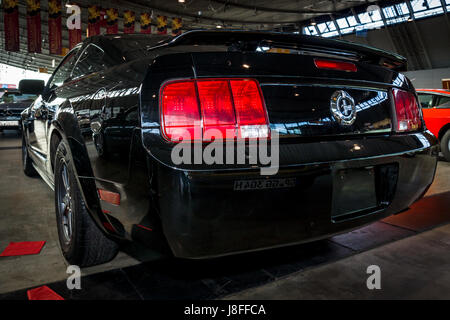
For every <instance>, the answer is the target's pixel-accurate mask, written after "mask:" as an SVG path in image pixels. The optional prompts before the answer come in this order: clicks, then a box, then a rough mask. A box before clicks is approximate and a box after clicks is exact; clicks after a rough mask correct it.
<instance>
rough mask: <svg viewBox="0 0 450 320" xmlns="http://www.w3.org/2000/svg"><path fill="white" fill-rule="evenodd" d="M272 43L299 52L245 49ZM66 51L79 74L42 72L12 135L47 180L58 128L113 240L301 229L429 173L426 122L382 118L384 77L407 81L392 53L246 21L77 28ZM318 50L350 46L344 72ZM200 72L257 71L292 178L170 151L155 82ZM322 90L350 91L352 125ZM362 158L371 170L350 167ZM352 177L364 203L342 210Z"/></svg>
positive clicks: (202, 252) (177, 240) (345, 218)
mask: <svg viewBox="0 0 450 320" xmlns="http://www.w3.org/2000/svg"><path fill="white" fill-rule="evenodd" d="M280 43H283V44H284V45H288V47H289V48H291V49H292V50H297V51H299V53H298V54H280V53H268V52H258V51H257V50H256V48H257V47H258V46H262V45H264V46H268V45H269V46H270V45H272V46H274V47H277V46H279V44H280ZM89 46H95V48H94V49H95V50H97V49H96V48H99V49H100V50H102V51H103V52H104V54H102V55H101V58H98V57H97V58H96V60H95V63H93V64H91V65H90V66H91V67H92V70H90V71H89V68H90V67H89V66H88V68H87V69H86V67H85V66H84V67H83V68H81V67H80V68H78V63H81V62H82V61H84V60H83V59H84V58H85V57H84V52H85V50H86V48H90V49H93V48H92V47H89ZM71 55H73V59H74V61H78V62H77V64H74V65H72V69H71V70H81V69H82V70H85V71H84V73H81V74H76V73H77V72H75V71H73V72H72V76H68V78H67V79H66V80H65V81H64V83H62V84H61V85H60V86H58V87H56V88H51V87H50V86H49V84H48V85H47V87H46V89H45V90H44V92H43V94H42V95H41V96H40V97H39V98H38V99H37V100H36V101H35V102H34V104H33V105H32V106H31V107H30V108H29V109H28V110H26V112H24V113H23V124H24V129H25V135H26V140H27V142H28V147H29V150H30V155H31V157H32V160H33V162H34V164H35V167H36V168H37V169H38V171H39V173H40V174H41V176H43V178H44V179H45V180H46V181H47V182H48V183H49V185H51V186H52V185H53V164H52V162H53V156H54V151H55V148H56V142H57V141H58V139H66V140H67V141H68V143H69V145H70V148H71V150H70V152H71V156H72V157H73V159H74V164H75V170H76V173H77V177H78V182H79V184H80V187H81V189H82V191H83V197H84V198H85V202H86V204H87V207H88V209H89V211H90V213H91V214H92V216H93V217H94V219H95V220H96V222H97V223H98V225H99V227H100V228H102V229H103V230H104V231H105V232H106V233H108V234H109V235H110V236H111V237H115V238H116V239H128V240H135V241H140V242H143V243H145V244H146V245H148V246H150V247H152V248H155V247H158V248H159V247H164V245H161V243H164V242H165V240H167V242H168V244H169V246H170V248H171V250H172V252H173V253H174V254H175V255H176V256H179V257H188V258H200V257H210V256H217V255H224V254H230V253H235V252H241V251H248V250H258V249H262V248H267V247H275V246H282V245H287V244H292V243H299V242H304V241H311V240H313V239H318V238H323V237H327V236H329V235H330V234H334V233H340V232H343V231H345V230H349V229H352V228H356V227H358V226H361V225H363V224H366V223H369V222H372V221H375V220H378V219H381V218H382V217H385V216H387V215H390V214H393V213H397V212H399V211H401V210H403V209H405V208H407V207H408V206H409V205H411V204H412V203H413V202H414V201H416V200H417V199H418V198H420V197H421V195H422V194H423V192H424V190H425V189H426V188H427V187H428V186H429V185H430V184H431V182H432V180H433V177H434V172H435V168H436V161H437V160H436V154H437V151H438V149H437V142H436V138H435V137H434V136H433V135H432V134H431V133H430V132H428V131H427V130H421V131H418V132H414V133H408V134H396V133H394V131H393V128H394V120H395V118H394V116H393V115H394V110H393V103H392V97H391V93H390V88H392V87H398V88H402V89H404V90H408V91H413V90H414V88H413V87H412V85H411V83H410V82H409V80H408V79H407V78H406V77H404V76H403V75H402V74H400V73H398V72H397V71H395V70H394V69H398V70H400V69H402V68H403V67H404V65H405V61H404V60H403V58H401V57H398V56H395V55H392V54H389V53H386V52H382V51H380V50H376V49H370V48H368V47H361V46H357V45H354V44H348V43H345V42H341V41H331V40H321V39H318V38H314V37H304V36H293V35H283V34H270V33H251V32H189V33H186V34H184V35H182V36H180V37H177V38H175V39H173V40H171V39H170V38H169V37H161V36H145V35H120V36H119V35H117V36H113V35H109V36H100V37H91V38H88V39H87V40H86V41H85V42H84V43H83V44H81V45H80V46H78V47H76V48H75V49H73V51H72V52H71V53H69V55H68V57H70V56H71ZM324 55H325V56H326V57H327V58H330V59H341V60H342V59H344V60H349V59H350V60H351V61H353V62H354V63H355V64H356V66H357V68H358V71H357V72H354V73H347V72H343V71H332V70H319V69H317V68H316V67H315V66H314V63H313V59H314V57H323V56H324ZM80 57H81V58H80ZM88 58H89V55H88ZM66 59H67V58H66ZM387 62H389V63H387ZM64 63H65V62H64V60H63V62H62V64H64ZM386 65H390V66H393V68H392V69H388V68H386ZM74 68H75V69H74ZM77 68H78V69H77ZM58 70H59V69H57V71H56V73H58ZM86 70H87V71H86ZM201 77H250V78H254V79H256V80H258V81H259V83H260V84H261V88H262V92H263V94H264V99H265V103H266V106H267V110H268V116H269V122H270V127H271V130H272V131H278V132H279V134H280V170H279V172H278V174H277V175H276V176H272V177H270V178H285V177H288V178H295V181H296V183H295V186H294V187H292V188H282V189H269V190H251V191H234V189H233V185H234V182H235V181H237V180H246V179H265V178H269V177H266V176H260V175H259V170H258V168H255V167H254V165H251V164H243V165H232V166H230V165H221V164H216V165H206V164H200V165H187V164H185V165H174V164H173V163H172V161H171V159H170V153H171V150H172V147H173V144H171V143H168V142H167V141H166V140H164V138H163V137H162V135H161V131H160V121H159V117H160V115H159V88H160V87H161V85H162V84H163V83H164V82H166V81H168V80H173V79H191V78H201ZM49 83H52V79H50V81H49ZM335 90H346V91H347V92H349V93H350V94H351V95H352V96H353V97H354V99H355V101H356V103H357V104H358V117H357V121H356V122H355V123H354V124H353V125H352V126H349V127H343V126H340V125H339V124H338V123H337V122H336V121H335V120H334V119H333V118H332V117H331V114H330V110H329V100H330V96H331V94H332V93H333V92H334V91H335ZM369 171H370V175H372V176H373V178H368V179H373V180H370V181H372V182H367V179H366V178H364V177H367V175H366V174H368V173H367V172H369ZM357 172H360V173H361V172H362V174H357ZM358 179H359V180H358ZM361 186H365V187H364V188H367V190H368V191H367V192H368V193H371V194H374V198H373V199H368V200H367V202H368V203H371V204H372V206H371V207H368V206H369V205H367V206H365V205H359V206H358V205H355V206H349V208H353V209H354V208H356V212H352V213H351V214H348V215H347V214H346V213H349V212H347V211H351V210H350V209H347V210H343V209H342V203H344V201H342V199H343V198H342V197H343V196H341V195H342V194H348V193H351V192H352V188H353V189H354V190H356V189H358V188H360V187H361ZM98 188H101V189H106V190H109V191H112V192H117V193H120V196H121V203H120V205H119V206H114V205H112V204H109V203H106V202H104V201H101V200H99V197H98V194H97V189H98ZM349 199H351V198H349ZM348 201H355V200H348ZM348 201H347V202H348ZM353 211H355V210H353ZM105 226H106V227H105ZM148 229H152V231H149V230H148Z"/></svg>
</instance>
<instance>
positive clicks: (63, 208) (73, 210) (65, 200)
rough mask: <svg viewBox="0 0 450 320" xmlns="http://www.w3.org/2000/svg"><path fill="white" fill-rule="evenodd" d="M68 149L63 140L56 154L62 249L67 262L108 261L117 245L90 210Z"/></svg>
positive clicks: (91, 263)
mask: <svg viewBox="0 0 450 320" xmlns="http://www.w3.org/2000/svg"><path fill="white" fill-rule="evenodd" d="M67 150H69V148H68V146H67V144H66V143H65V142H64V141H61V142H60V143H59V145H58V148H57V150H56V154H55V210H56V221H57V226H58V237H59V243H60V245H61V251H62V253H63V255H64V258H65V259H66V260H67V262H68V263H70V264H72V265H78V266H80V267H89V266H93V265H98V264H102V263H105V262H108V261H110V260H111V259H113V258H114V257H115V256H116V254H117V252H118V245H117V243H116V242H114V241H113V240H111V239H109V238H107V237H106V235H105V234H104V233H103V231H102V230H100V229H99V228H98V226H97V225H96V224H95V222H94V220H93V219H92V218H91V216H90V214H89V213H88V211H87V209H86V205H85V203H84V201H83V198H82V196H81V192H80V189H79V187H78V183H77V181H76V178H75V173H74V171H73V165H72V159H71V158H70V156H69V154H68V152H67ZM64 179H66V180H64ZM65 181H66V182H65ZM66 186H68V188H66ZM66 195H68V196H66Z"/></svg>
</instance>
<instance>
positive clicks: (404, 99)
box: [392, 89, 422, 132]
mask: <svg viewBox="0 0 450 320" xmlns="http://www.w3.org/2000/svg"><path fill="white" fill-rule="evenodd" d="M392 94H393V96H394V103H395V112H396V115H397V126H396V131H397V132H405V131H414V130H417V129H419V128H421V127H422V117H421V113H420V109H419V104H418V103H417V100H416V97H415V95H414V94H412V93H410V92H407V91H404V90H400V89H393V90H392Z"/></svg>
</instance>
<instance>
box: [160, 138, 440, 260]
mask: <svg viewBox="0 0 450 320" xmlns="http://www.w3.org/2000/svg"><path fill="white" fill-rule="evenodd" d="M412 140H414V141H415V143H416V144H417V145H416V147H415V148H410V149H409V150H406V149H405V148H404V147H405V146H407V145H410V144H411V141H412ZM401 141H403V144H402V146H403V151H402V152H397V150H398V148H399V145H398V144H399V142H400V143H401ZM344 142H345V141H344ZM353 142H355V141H352V143H351V145H352V146H353V145H354V143H353ZM358 144H359V146H360V147H361V150H364V152H365V154H366V156H364V157H355V158H351V157H348V159H343V158H341V159H334V160H333V161H321V162H320V161H317V159H318V158H317V159H315V161H310V162H304V163H298V164H295V165H293V164H291V163H290V164H289V165H283V162H281V165H280V169H279V172H278V173H277V175H276V176H270V179H274V178H295V181H296V183H295V186H292V187H289V188H273V189H261V190H245V191H241V190H239V191H238V190H234V184H235V181H240V180H248V179H265V178H269V177H264V176H261V175H260V171H259V170H255V169H245V170H200V171H194V170H186V169H180V168H173V167H169V166H166V165H161V164H160V165H159V167H158V188H159V192H158V194H159V207H160V214H161V221H162V226H163V231H164V234H165V236H166V238H167V240H168V243H169V245H170V247H171V249H172V251H173V253H174V255H175V256H177V257H183V258H208V257H214V256H221V255H227V254H233V253H237V252H245V251H253V250H260V249H264V248H270V247H277V246H284V245H290V244H296V243H302V242H307V241H312V240H315V239H319V238H324V237H328V236H330V235H333V234H337V233H341V232H345V231H347V230H351V229H354V228H357V227H359V226H362V225H365V224H368V223H370V222H373V221H376V220H379V219H382V218H384V217H386V216H389V215H391V214H395V213H398V212H400V211H402V210H404V209H406V208H408V207H409V206H410V205H411V204H412V203H413V202H415V201H416V200H418V199H419V198H420V197H421V196H422V195H423V194H424V192H425V190H426V189H427V188H428V187H429V186H430V184H431V183H432V181H433V179H434V174H435V170H436V164H437V153H438V147H437V141H436V138H435V137H434V136H433V135H431V134H430V133H429V132H424V133H416V134H413V135H404V136H399V137H396V139H393V140H392V141H391V140H389V139H386V138H385V137H384V138H383V139H381V140H380V141H378V142H377V141H376V140H371V141H366V142H364V139H362V140H361V141H358ZM291 147H292V146H291ZM341 147H342V145H341ZM308 148H310V150H316V151H319V149H320V152H319V153H318V154H320V153H323V156H322V159H325V160H327V159H329V157H330V155H332V154H333V152H334V151H333V150H328V151H327V150H324V149H322V146H321V143H320V142H316V143H312V144H310V145H309V146H308ZM371 148H379V149H380V148H381V149H382V150H383V153H384V154H383V155H381V154H379V153H380V152H378V153H376V152H374V154H375V156H369V155H368V154H369V153H370V152H371V150H370V149H371ZM338 149H339V151H340V152H343V149H340V147H339V146H338V145H336V150H338ZM389 150H391V151H392V152H389ZM284 151H286V150H284ZM284 151H283V150H282V149H281V148H280V158H282V153H283V152H284ZM347 151H348V152H349V153H348V154H350V153H351V150H350V148H348V150H347ZM378 151H380V150H378ZM299 157H305V158H307V157H311V158H312V157H314V153H311V154H309V155H299ZM361 171H362V172H366V173H363V175H362V176H361V174H359V173H358V172H361ZM367 172H369V173H368V175H367ZM372 174H373V175H374V178H370V177H369V176H370V175H372ZM347 177H349V178H348V180H347ZM355 179H356V180H355ZM358 179H359V180H358ZM371 179H373V188H374V197H375V198H376V200H374V201H375V202H376V203H375V205H374V206H370V208H369V207H368V208H361V210H352V209H345V208H344V209H343V207H346V206H347V205H349V206H348V208H356V207H358V202H359V201H360V200H359V199H358V194H360V191H361V188H364V187H365V186H367V185H370V183H369V184H367V181H368V180H371ZM358 181H359V182H358ZM371 181H372V180H371ZM353 193H354V195H356V198H355V197H353V198H352V194H353ZM352 202H354V203H352ZM363 209H364V210H363ZM346 210H347V211H346Z"/></svg>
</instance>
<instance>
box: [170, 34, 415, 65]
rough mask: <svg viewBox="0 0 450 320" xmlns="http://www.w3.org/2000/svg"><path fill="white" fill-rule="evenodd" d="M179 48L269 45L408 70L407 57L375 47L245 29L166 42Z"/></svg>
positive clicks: (238, 48) (183, 36) (237, 48)
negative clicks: (190, 46)
mask: <svg viewBox="0 0 450 320" xmlns="http://www.w3.org/2000/svg"><path fill="white" fill-rule="evenodd" d="M166 45H169V46H178V45H229V46H230V50H232V51H244V52H245V51H255V50H256V48H257V47H262V46H269V47H272V46H274V47H277V48H286V49H295V50H299V51H303V53H305V54H317V55H322V56H336V57H340V58H343V59H348V60H354V61H361V62H366V63H371V64H376V65H380V66H383V67H386V68H389V69H392V70H395V71H406V67H407V64H406V58H405V57H403V56H401V55H398V54H395V53H391V52H387V51H384V50H381V49H377V48H374V47H371V46H367V45H363V44H356V43H353V42H349V41H343V40H333V39H327V38H321V37H317V36H307V35H301V34H292V33H281V32H262V31H241V30H218V31H215V30H193V31H188V32H186V33H183V34H181V35H180V36H177V37H175V38H173V39H171V40H170V41H168V42H167V43H166Z"/></svg>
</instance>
